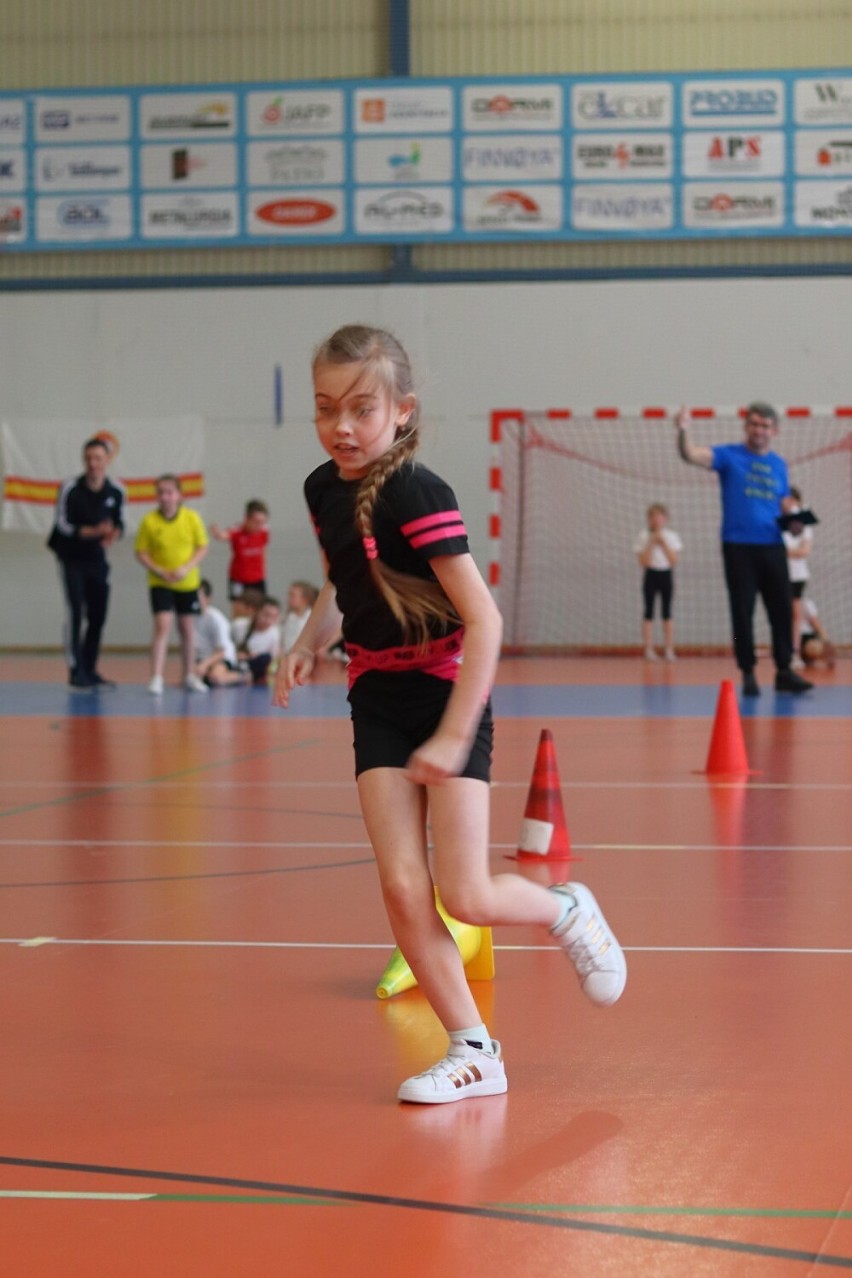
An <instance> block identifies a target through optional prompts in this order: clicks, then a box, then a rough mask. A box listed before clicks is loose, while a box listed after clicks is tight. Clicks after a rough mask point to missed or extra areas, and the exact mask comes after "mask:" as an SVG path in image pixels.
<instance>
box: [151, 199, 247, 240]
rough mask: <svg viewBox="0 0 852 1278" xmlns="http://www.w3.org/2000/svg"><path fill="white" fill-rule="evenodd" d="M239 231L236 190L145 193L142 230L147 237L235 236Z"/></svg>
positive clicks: (189, 238)
mask: <svg viewBox="0 0 852 1278" xmlns="http://www.w3.org/2000/svg"><path fill="white" fill-rule="evenodd" d="M238 230H239V209H238V205H237V193H236V191H233V192H229V191H222V192H221V193H214V192H209V193H205V194H203V195H201V194H189V193H188V194H186V195H177V194H171V193H166V192H163V193H162V194H158V195H143V196H142V200H141V228H140V233H141V235H142V237H143V238H144V239H146V240H197V239H211V238H216V237H221V236H225V237H232V236H235V235H236V234H237V232H238Z"/></svg>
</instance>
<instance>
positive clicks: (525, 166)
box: [461, 133, 564, 182]
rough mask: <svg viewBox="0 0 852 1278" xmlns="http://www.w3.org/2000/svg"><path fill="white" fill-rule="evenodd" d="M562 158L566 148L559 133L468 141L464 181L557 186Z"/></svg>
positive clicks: (465, 143) (463, 160)
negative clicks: (548, 183) (535, 183)
mask: <svg viewBox="0 0 852 1278" xmlns="http://www.w3.org/2000/svg"><path fill="white" fill-rule="evenodd" d="M563 154H564V144H563V141H562V138H561V137H560V136H559V135H558V134H556V133H542V134H540V135H538V136H536V137H534V138H525V137H520V138H519V137H513V136H512V135H510V134H496V135H494V136H493V137H487V138H471V137H467V138H465V139H464V140H463V143H462V152H461V156H462V177H463V178H464V180H465V181H466V182H495V181H497V180H500V179H502V180H503V181H504V182H510V181H511V182H548V181H550V182H555V181H556V182H558V181H559V180H560V179H561V178H562V173H563V167H564V160H563Z"/></svg>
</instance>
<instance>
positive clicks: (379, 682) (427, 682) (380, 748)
mask: <svg viewBox="0 0 852 1278" xmlns="http://www.w3.org/2000/svg"><path fill="white" fill-rule="evenodd" d="M452 690H453V685H452V683H451V682H450V681H449V680H448V679H438V678H436V677H435V675H429V674H424V673H423V672H422V671H421V670H403V671H395V670H393V671H392V670H368V671H367V672H366V673H365V674H362V675H360V676H359V677H358V678H357V679H356V680H355V683H354V685H353V686H352V688H350V690H349V705H350V707H351V710H352V728H353V735H354V742H353V744H354V748H355V775H356V777H357V776H360V775H361V773H362V772H369V770H370V769H371V768H404V767H405V765H406V763H407V762H408V760H409V758H410V757H411V755H412V754H413V753H414V751H415V750H416V749H417V747H418V746H421V745H422V744H423V742H424V741H427V740H428V739H429V737H431V736H433V735H434V733H435V730H436V728H437V727H438V724H439V722H440V720H441V716H442V715H443V713H444V710H445V708H446V705H447V701H448V700H449V697H450V693H451V692H452ZM493 736H494V725H493V721H492V718H491V701H490V699H489V700H488V701H487V702H486V704H485V706H484V708H483V712H482V718H481V719H480V721H479V727H478V728H477V730H476V737H475V738H474V742H473V747H472V749H471V752H470V757H469V758H468V761H467V763H466V765H465V767H464V768H463V769H462V771H461V772H460V773H459V776H462V777H473V778H474V780H476V781H490V779H491V749H492V744H493Z"/></svg>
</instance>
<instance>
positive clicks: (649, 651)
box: [642, 648, 657, 661]
mask: <svg viewBox="0 0 852 1278" xmlns="http://www.w3.org/2000/svg"><path fill="white" fill-rule="evenodd" d="M642 655H643V657H644V658H645V660H646V661H656V660H657V654H656V652H654V649H653V648H646V649H645V651H644V653H643V654H642Z"/></svg>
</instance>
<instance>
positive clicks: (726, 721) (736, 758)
mask: <svg viewBox="0 0 852 1278" xmlns="http://www.w3.org/2000/svg"><path fill="white" fill-rule="evenodd" d="M704 771H705V772H706V773H707V775H708V776H711V777H723V776H724V777H744V776H749V775H751V769H750V768H749V766H748V755H747V754H746V747H745V738H744V737H743V725H742V723H741V722H740V711H739V707H738V706H737V697H736V693H735V692H734V685H733V683H732V682H731V680H730V679H723V680H722V686H721V688H720V689H719V700H718V702H717V704H716V719H715V722H714V724H713V735H712V737H711V738H710V749H709V751H708V752H707V766H706V767H705V769H704Z"/></svg>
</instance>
